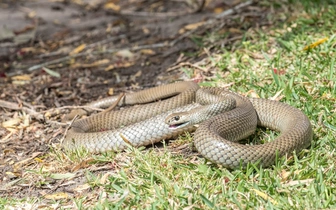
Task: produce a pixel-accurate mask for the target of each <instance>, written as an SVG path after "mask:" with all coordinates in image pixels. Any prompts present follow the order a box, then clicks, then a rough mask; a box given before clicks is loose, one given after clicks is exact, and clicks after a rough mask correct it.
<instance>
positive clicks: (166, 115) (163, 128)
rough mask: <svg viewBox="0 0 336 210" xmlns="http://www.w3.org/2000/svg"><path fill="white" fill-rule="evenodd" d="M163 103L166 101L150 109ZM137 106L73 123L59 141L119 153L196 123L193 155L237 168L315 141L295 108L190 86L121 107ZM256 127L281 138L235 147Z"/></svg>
mask: <svg viewBox="0 0 336 210" xmlns="http://www.w3.org/2000/svg"><path fill="white" fill-rule="evenodd" d="M175 95H176V96H175ZM164 98H168V99H165V100H162V101H158V102H156V103H149V102H151V101H155V100H158V99H164ZM115 101H116V97H113V98H107V99H104V100H101V101H98V102H95V103H91V104H90V106H93V107H94V106H108V105H109V104H112V103H114V102H115ZM137 103H149V104H145V105H140V106H137V107H130V108H128V109H122V110H118V111H111V112H107V113H101V114H96V115H92V116H90V117H88V118H85V119H81V120H77V121H75V122H74V123H73V124H72V127H71V129H70V130H69V131H68V133H67V135H66V137H65V139H64V141H63V145H64V147H66V148H68V149H75V148H79V147H83V148H85V149H88V150H89V151H91V152H102V151H107V150H122V149H125V148H126V146H127V144H131V145H132V146H136V147H137V146H143V145H149V144H153V143H155V142H158V141H161V140H162V139H169V138H171V137H175V136H177V135H179V134H181V133H183V132H185V131H193V130H195V129H196V127H195V126H194V123H200V122H201V123H200V125H199V127H198V128H197V129H196V132H195V134H194V143H195V147H196V149H197V150H198V151H199V152H200V153H201V154H202V155H203V156H204V157H206V158H207V159H209V160H211V161H213V162H215V163H218V164H221V165H223V166H225V167H227V168H237V167H239V166H242V167H245V166H246V165H247V164H248V163H258V164H261V165H263V166H269V165H271V164H273V163H274V161H275V159H276V157H277V156H278V157H281V156H283V155H285V154H291V153H292V152H293V151H296V152H299V151H301V150H302V149H304V148H306V147H308V146H309V145H310V143H311V140H312V136H313V132H312V127H311V124H310V122H309V119H308V118H307V117H306V116H305V115H304V114H303V113H302V112H301V111H300V110H298V109H296V108H294V107H291V106H289V105H287V104H284V103H281V102H277V101H271V100H266V99H254V98H251V99H248V98H245V97H243V96H240V95H238V94H236V93H233V92H231V91H228V90H224V89H221V88H199V86H198V85H197V84H195V83H193V82H180V83H175V84H169V85H164V86H160V87H156V88H151V89H147V90H143V91H140V92H137V93H132V94H128V95H126V96H125V97H124V98H123V100H122V101H120V102H119V105H129V104H137ZM189 113H191V114H189ZM189 115H190V116H189ZM184 116H187V120H186V121H183V120H184V118H183V117H184ZM208 118H209V119H208ZM193 119H196V121H195V120H193ZM175 120H177V124H176V125H174V121H175ZM181 120H182V121H183V122H182V123H181V122H180V121H181ZM171 121H172V122H171ZM167 123H168V124H167ZM169 123H173V125H172V124H169ZM257 125H259V126H262V127H268V128H270V129H273V130H278V131H280V135H279V136H278V137H277V138H276V139H275V140H274V141H272V142H268V143H265V144H261V145H244V144H239V143H237V142H236V141H239V140H241V139H244V138H246V137H247V136H249V135H251V134H252V133H254V132H255V129H256V126H257Z"/></svg>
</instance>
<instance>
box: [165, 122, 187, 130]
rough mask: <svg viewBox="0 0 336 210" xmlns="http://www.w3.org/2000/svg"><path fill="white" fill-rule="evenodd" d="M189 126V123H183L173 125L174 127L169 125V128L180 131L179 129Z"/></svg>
mask: <svg viewBox="0 0 336 210" xmlns="http://www.w3.org/2000/svg"><path fill="white" fill-rule="evenodd" d="M188 124H189V122H183V123H176V124H173V125H169V128H170V129H178V128H182V127H185V126H187V125H188Z"/></svg>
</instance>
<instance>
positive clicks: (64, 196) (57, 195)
mask: <svg viewBox="0 0 336 210" xmlns="http://www.w3.org/2000/svg"><path fill="white" fill-rule="evenodd" d="M44 197H45V198H46V199H49V200H60V199H67V198H69V195H68V194H67V193H63V192H60V193H54V194H47V195H45V196H44Z"/></svg>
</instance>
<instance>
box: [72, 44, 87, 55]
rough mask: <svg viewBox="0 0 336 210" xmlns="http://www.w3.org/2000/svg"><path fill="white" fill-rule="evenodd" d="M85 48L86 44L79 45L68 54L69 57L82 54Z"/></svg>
mask: <svg viewBox="0 0 336 210" xmlns="http://www.w3.org/2000/svg"><path fill="white" fill-rule="evenodd" d="M85 47H86V44H81V45H79V46H78V47H76V48H75V49H74V50H72V51H71V52H70V53H69V54H70V55H75V54H78V53H80V52H82V51H83V50H84V49H85Z"/></svg>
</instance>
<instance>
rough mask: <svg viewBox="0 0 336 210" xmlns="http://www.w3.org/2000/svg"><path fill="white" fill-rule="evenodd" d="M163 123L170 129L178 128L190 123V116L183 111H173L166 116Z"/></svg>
mask: <svg viewBox="0 0 336 210" xmlns="http://www.w3.org/2000/svg"><path fill="white" fill-rule="evenodd" d="M165 123H166V124H168V125H169V128H171V129H178V128H182V127H185V126H188V125H189V124H190V118H189V117H188V114H187V113H185V112H179V113H173V114H170V115H168V116H167V118H166V120H165Z"/></svg>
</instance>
